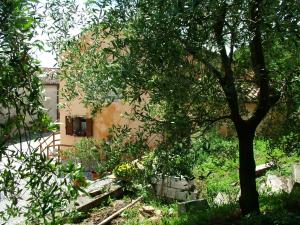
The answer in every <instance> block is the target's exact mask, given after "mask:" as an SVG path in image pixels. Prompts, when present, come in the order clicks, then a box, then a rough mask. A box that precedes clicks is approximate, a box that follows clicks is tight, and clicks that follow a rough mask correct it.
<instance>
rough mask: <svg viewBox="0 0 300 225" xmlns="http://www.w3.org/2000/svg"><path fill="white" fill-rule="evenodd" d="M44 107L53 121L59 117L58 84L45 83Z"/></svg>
mask: <svg viewBox="0 0 300 225" xmlns="http://www.w3.org/2000/svg"><path fill="white" fill-rule="evenodd" d="M43 86H44V93H43V95H44V102H43V105H44V108H45V109H47V113H48V115H49V116H50V117H51V118H52V120H53V121H55V120H57V119H58V115H57V105H58V102H57V101H58V98H57V97H58V85H55V84H44V85H43Z"/></svg>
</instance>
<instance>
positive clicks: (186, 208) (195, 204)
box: [178, 199, 209, 215]
mask: <svg viewBox="0 0 300 225" xmlns="http://www.w3.org/2000/svg"><path fill="white" fill-rule="evenodd" d="M208 208H209V205H208V202H207V200H205V199H199V200H191V201H186V202H180V203H178V214H179V215H182V214H184V213H188V212H191V211H201V210H206V209H208Z"/></svg>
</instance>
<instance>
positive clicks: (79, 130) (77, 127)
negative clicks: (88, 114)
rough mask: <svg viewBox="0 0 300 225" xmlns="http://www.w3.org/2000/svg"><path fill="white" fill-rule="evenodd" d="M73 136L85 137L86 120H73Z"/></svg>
mask: <svg viewBox="0 0 300 225" xmlns="http://www.w3.org/2000/svg"><path fill="white" fill-rule="evenodd" d="M73 134H74V135H75V136H86V119H85V118H84V117H75V118H74V119H73Z"/></svg>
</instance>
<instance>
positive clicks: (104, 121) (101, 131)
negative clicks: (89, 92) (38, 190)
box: [60, 99, 139, 145]
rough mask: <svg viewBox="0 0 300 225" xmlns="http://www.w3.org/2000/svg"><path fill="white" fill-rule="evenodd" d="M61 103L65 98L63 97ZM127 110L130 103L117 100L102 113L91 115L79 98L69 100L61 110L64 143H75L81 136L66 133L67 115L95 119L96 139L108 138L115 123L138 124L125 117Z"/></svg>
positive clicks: (131, 125)
mask: <svg viewBox="0 0 300 225" xmlns="http://www.w3.org/2000/svg"><path fill="white" fill-rule="evenodd" d="M60 101H61V103H64V102H65V100H64V99H61V100H60ZM125 112H128V113H129V112H130V107H129V106H128V104H124V103H122V102H121V101H116V102H113V103H112V104H110V105H109V106H107V107H105V108H104V109H103V110H102V111H101V112H100V113H97V114H96V115H95V116H93V117H92V116H91V113H90V110H89V109H87V108H86V107H84V105H83V104H82V103H81V102H80V100H79V99H76V100H74V101H72V102H69V103H68V104H67V106H65V107H64V108H63V109H61V110H60V122H61V125H60V135H61V144H62V145H74V144H75V143H76V142H77V141H79V140H80V138H81V137H76V136H72V135H66V127H65V126H66V123H65V117H66V116H71V117H75V116H85V117H86V118H92V119H93V137H94V138H96V139H106V138H107V137H108V134H109V130H110V128H112V126H113V125H125V124H127V125H129V127H131V128H135V127H137V126H138V124H139V123H138V122H134V121H131V120H129V119H127V118H125V117H124V113H125Z"/></svg>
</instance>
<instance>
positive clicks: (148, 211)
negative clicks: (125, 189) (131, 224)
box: [80, 199, 162, 225]
mask: <svg viewBox="0 0 300 225" xmlns="http://www.w3.org/2000/svg"><path fill="white" fill-rule="evenodd" d="M130 203H131V200H130V199H126V200H115V201H113V202H112V203H111V204H110V205H109V206H105V207H103V208H98V209H95V210H94V211H93V212H91V213H90V215H89V218H87V219H85V220H84V221H83V222H81V223H80V225H98V224H99V223H100V222H101V221H103V220H104V219H106V218H107V217H109V216H110V215H112V214H113V213H115V212H117V211H118V210H120V209H121V208H124V207H125V206H126V205H128V204H130ZM129 210H135V211H137V212H138V215H136V219H137V220H138V221H143V220H150V221H152V222H155V221H158V220H160V219H161V217H162V212H161V210H158V209H155V208H153V207H152V206H147V205H145V204H144V203H142V202H138V203H136V204H135V205H134V206H132V207H130V209H129ZM124 212H126V211H123V212H122V213H121V214H120V215H119V216H118V217H116V218H114V219H113V220H112V221H111V223H110V224H111V225H122V224H124V223H125V222H126V221H127V220H128V217H127V216H126V215H124ZM125 214H126V213H125Z"/></svg>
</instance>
